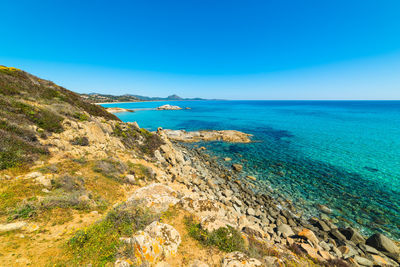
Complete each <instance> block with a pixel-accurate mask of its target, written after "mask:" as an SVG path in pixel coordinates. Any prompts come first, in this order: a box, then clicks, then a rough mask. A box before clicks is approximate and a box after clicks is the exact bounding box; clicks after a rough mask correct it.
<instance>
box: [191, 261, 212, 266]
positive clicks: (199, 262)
mask: <svg viewBox="0 0 400 267" xmlns="http://www.w3.org/2000/svg"><path fill="white" fill-rule="evenodd" d="M189 267H209V266H208V264H207V263H204V262H202V261H199V260H194V261H193V262H191V263H190V264H189Z"/></svg>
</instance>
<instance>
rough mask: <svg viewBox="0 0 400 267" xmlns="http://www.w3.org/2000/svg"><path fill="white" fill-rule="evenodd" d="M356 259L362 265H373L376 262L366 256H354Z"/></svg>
mask: <svg viewBox="0 0 400 267" xmlns="http://www.w3.org/2000/svg"><path fill="white" fill-rule="evenodd" d="M354 260H355V262H357V263H358V264H360V265H361V266H373V265H374V263H373V262H372V261H370V260H369V259H367V258H364V257H360V256H354Z"/></svg>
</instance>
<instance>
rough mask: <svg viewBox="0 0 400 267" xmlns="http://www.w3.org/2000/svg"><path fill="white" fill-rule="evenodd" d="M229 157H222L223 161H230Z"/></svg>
mask: <svg viewBox="0 0 400 267" xmlns="http://www.w3.org/2000/svg"><path fill="white" fill-rule="evenodd" d="M231 160H232V159H231V158H224V161H231Z"/></svg>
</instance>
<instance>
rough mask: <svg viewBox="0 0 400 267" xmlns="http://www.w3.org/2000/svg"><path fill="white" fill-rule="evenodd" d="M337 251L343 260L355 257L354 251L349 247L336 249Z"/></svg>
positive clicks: (355, 252)
mask: <svg viewBox="0 0 400 267" xmlns="http://www.w3.org/2000/svg"><path fill="white" fill-rule="evenodd" d="M338 249H339V251H340V252H341V253H342V256H343V258H345V259H347V258H350V257H353V256H354V255H357V251H355V250H354V249H353V248H352V247H350V246H340V247H338Z"/></svg>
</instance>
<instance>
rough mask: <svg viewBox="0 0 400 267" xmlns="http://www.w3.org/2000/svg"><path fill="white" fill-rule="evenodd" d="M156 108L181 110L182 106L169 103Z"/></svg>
mask: <svg viewBox="0 0 400 267" xmlns="http://www.w3.org/2000/svg"><path fill="white" fill-rule="evenodd" d="M156 109H157V110H180V109H182V108H181V107H178V106H172V105H169V104H167V105H162V106H160V107H158V108H156Z"/></svg>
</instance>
